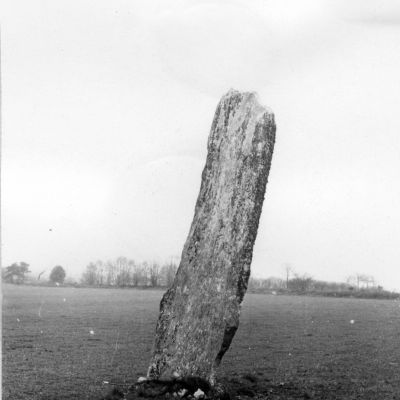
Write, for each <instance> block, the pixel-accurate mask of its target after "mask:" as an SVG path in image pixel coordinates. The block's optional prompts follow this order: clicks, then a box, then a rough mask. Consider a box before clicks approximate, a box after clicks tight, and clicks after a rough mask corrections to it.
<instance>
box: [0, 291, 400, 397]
mask: <svg viewBox="0 0 400 400" xmlns="http://www.w3.org/2000/svg"><path fill="white" fill-rule="evenodd" d="M2 291H3V320H2V324H3V352H2V356H3V366H2V367H3V371H2V372H3V399H10V400H16V399H18V400H25V399H28V400H29V399H49V400H53V399H54V400H57V399H98V398H101V397H102V396H103V395H104V393H106V392H107V391H108V390H109V389H110V387H112V386H117V387H119V388H121V389H122V390H127V389H128V387H129V386H130V385H132V384H133V383H134V382H135V381H136V379H137V377H139V376H143V375H145V374H146V369H147V366H148V362H149V359H150V353H151V348H152V343H153V337H154V331H155V323H156V320H157V317H158V306H159V301H160V299H161V296H162V292H160V291H158V290H155V291H153V290H146V291H142V290H119V289H89V288H61V287H60V288H57V287H32V286H17V285H3V286H2ZM399 371H400V302H399V301H393V300H392V301H390V300H361V299H346V298H341V299H338V298H320V297H304V296H301V297H300V296H273V295H261V294H260V295H255V294H248V295H246V297H245V301H244V304H243V309H242V316H241V322H240V327H239V330H238V332H237V334H236V336H235V338H234V340H233V343H232V346H231V348H230V350H229V351H228V352H227V353H226V355H225V357H224V359H223V362H222V366H221V369H220V381H221V382H222V383H224V384H225V385H226V386H227V387H228V389H229V390H230V392H231V394H232V396H234V397H240V398H241V399H248V398H254V399H285V400H289V399H328V400H330V399H371V400H372V399H374V400H375V399H380V400H381V399H400V372H399Z"/></svg>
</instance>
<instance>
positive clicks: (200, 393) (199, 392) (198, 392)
mask: <svg viewBox="0 0 400 400" xmlns="http://www.w3.org/2000/svg"><path fill="white" fill-rule="evenodd" d="M204 395H205V393H204V392H203V391H202V390H201V389H197V390H196V391H195V392H194V393H193V397H194V398H195V399H201V398H203V397H204Z"/></svg>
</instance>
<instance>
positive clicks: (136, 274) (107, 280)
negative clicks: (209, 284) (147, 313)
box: [81, 257, 177, 287]
mask: <svg viewBox="0 0 400 400" xmlns="http://www.w3.org/2000/svg"><path fill="white" fill-rule="evenodd" d="M176 271H177V265H176V264H175V263H173V262H167V263H164V264H162V265H161V264H159V263H157V262H154V261H153V262H147V261H143V262H136V261H135V260H131V259H128V258H126V257H118V258H117V259H115V260H109V261H102V260H98V261H95V262H91V263H89V264H88V265H87V266H86V269H85V271H84V272H83V274H82V277H81V283H82V284H84V285H88V286H100V287H104V286H114V287H158V286H162V287H169V286H170V285H171V284H172V282H173V280H174V278H175V274H176Z"/></svg>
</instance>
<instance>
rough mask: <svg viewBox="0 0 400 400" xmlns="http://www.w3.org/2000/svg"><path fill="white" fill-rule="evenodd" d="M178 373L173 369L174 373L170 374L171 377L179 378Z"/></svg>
mask: <svg viewBox="0 0 400 400" xmlns="http://www.w3.org/2000/svg"><path fill="white" fill-rule="evenodd" d="M179 376H180V375H179V373H178V372H177V371H174V373H173V374H172V377H173V378H179Z"/></svg>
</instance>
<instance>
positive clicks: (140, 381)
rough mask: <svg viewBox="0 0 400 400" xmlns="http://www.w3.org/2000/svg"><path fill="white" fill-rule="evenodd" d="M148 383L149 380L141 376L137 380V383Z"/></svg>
mask: <svg viewBox="0 0 400 400" xmlns="http://www.w3.org/2000/svg"><path fill="white" fill-rule="evenodd" d="M146 381H147V378H146V377H144V376H140V377H139V378H138V380H137V383H142V382H146Z"/></svg>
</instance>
